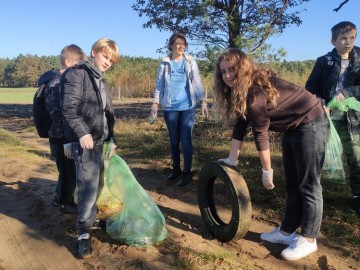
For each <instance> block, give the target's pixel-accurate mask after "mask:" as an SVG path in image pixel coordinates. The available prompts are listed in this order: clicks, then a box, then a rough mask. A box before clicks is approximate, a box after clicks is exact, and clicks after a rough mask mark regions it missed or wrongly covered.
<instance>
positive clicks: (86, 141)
mask: <svg viewBox="0 0 360 270" xmlns="http://www.w3.org/2000/svg"><path fill="white" fill-rule="evenodd" d="M80 146H81V148H84V149H93V148H94V141H93V138H92V136H91V134H86V135H84V136H82V137H81V138H80Z"/></svg>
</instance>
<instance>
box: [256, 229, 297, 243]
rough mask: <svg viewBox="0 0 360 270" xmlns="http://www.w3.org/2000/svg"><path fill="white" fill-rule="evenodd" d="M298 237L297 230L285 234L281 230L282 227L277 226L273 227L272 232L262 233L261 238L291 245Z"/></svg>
mask: <svg viewBox="0 0 360 270" xmlns="http://www.w3.org/2000/svg"><path fill="white" fill-rule="evenodd" d="M295 237H296V232H293V233H292V234H290V235H283V234H282V233H281V232H280V227H277V228H275V229H273V231H272V232H270V233H262V234H261V235H260V238H261V240H264V241H267V242H270V243H275V244H284V245H290V244H291V243H292V242H293V241H294V239H295Z"/></svg>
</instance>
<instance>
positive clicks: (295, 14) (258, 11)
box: [132, 0, 310, 52]
mask: <svg viewBox="0 0 360 270" xmlns="http://www.w3.org/2000/svg"><path fill="white" fill-rule="evenodd" d="M308 1H310V0H289V1H282V0H266V1H265V0H263V1H261V0H258V1H219V0H204V1H196V0H191V1H172V0H166V1H164V0H161V1H160V0H147V1H145V0H137V1H136V3H135V4H133V5H132V8H133V9H134V10H135V11H136V12H137V13H138V14H139V16H145V17H147V18H149V19H148V21H147V22H146V23H144V24H143V27H144V28H151V27H153V26H155V27H156V28H158V29H159V30H160V31H163V30H164V31H169V32H182V33H183V34H184V35H185V36H187V37H188V38H189V39H191V40H192V41H194V42H195V43H196V44H203V45H204V46H205V47H211V48H213V49H214V50H222V49H226V48H230V47H239V48H242V49H243V50H244V51H247V52H250V51H253V50H255V49H258V48H261V47H262V46H263V44H264V43H265V41H266V40H267V39H268V38H269V37H270V36H272V35H275V34H279V33H282V32H283V31H284V29H285V28H286V27H288V26H291V25H296V26H299V25H300V24H301V23H302V21H301V19H300V17H299V14H300V12H301V11H295V8H296V7H297V6H300V5H301V4H303V3H305V2H308Z"/></svg>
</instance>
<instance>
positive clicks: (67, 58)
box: [38, 44, 87, 213]
mask: <svg viewBox="0 0 360 270" xmlns="http://www.w3.org/2000/svg"><path fill="white" fill-rule="evenodd" d="M86 59H87V56H86V54H85V53H84V51H83V50H82V49H81V48H80V47H79V46H77V45H74V44H71V45H68V46H66V47H64V48H63V49H62V50H61V55H60V61H61V69H60V70H57V69H55V68H54V69H51V70H49V71H47V72H45V73H44V74H43V75H41V77H40V78H39V82H38V84H39V85H41V84H44V83H45V84H46V86H45V89H44V91H45V97H46V99H45V106H46V111H47V112H48V113H49V114H50V117H51V126H50V130H49V143H50V152H51V156H53V157H54V158H55V161H56V167H57V169H58V172H59V176H58V183H57V186H56V195H55V197H54V200H53V204H54V205H59V206H60V213H70V212H74V211H76V208H74V197H73V195H74V191H75V186H76V172H75V163H74V160H72V159H68V158H67V157H66V156H65V155H64V148H63V144H64V131H63V122H62V114H61V109H60V88H59V82H60V76H61V74H62V73H63V72H64V71H65V70H66V69H67V68H69V67H71V66H73V65H75V64H77V63H79V62H80V61H84V60H86Z"/></svg>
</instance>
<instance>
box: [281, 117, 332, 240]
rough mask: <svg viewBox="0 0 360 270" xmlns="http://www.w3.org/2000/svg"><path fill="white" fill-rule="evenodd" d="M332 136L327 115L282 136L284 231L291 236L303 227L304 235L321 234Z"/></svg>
mask: <svg viewBox="0 0 360 270" xmlns="http://www.w3.org/2000/svg"><path fill="white" fill-rule="evenodd" d="M328 137H329V122H328V119H327V118H326V116H324V117H320V118H318V119H316V120H314V121H312V122H309V123H306V124H302V125H300V126H298V127H296V128H295V129H292V130H288V131H286V132H285V133H284V135H283V140H282V152H283V163H284V172H285V190H286V207H285V217H284V219H283V221H282V224H281V230H283V231H285V232H288V233H292V232H294V231H295V230H296V229H297V228H298V227H300V226H301V233H300V234H301V235H302V236H304V237H311V238H316V237H318V235H319V232H320V227H321V221H322V215H323V196H322V186H321V183H320V176H321V168H322V166H323V164H324V159H325V143H326V142H327V140H328Z"/></svg>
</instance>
